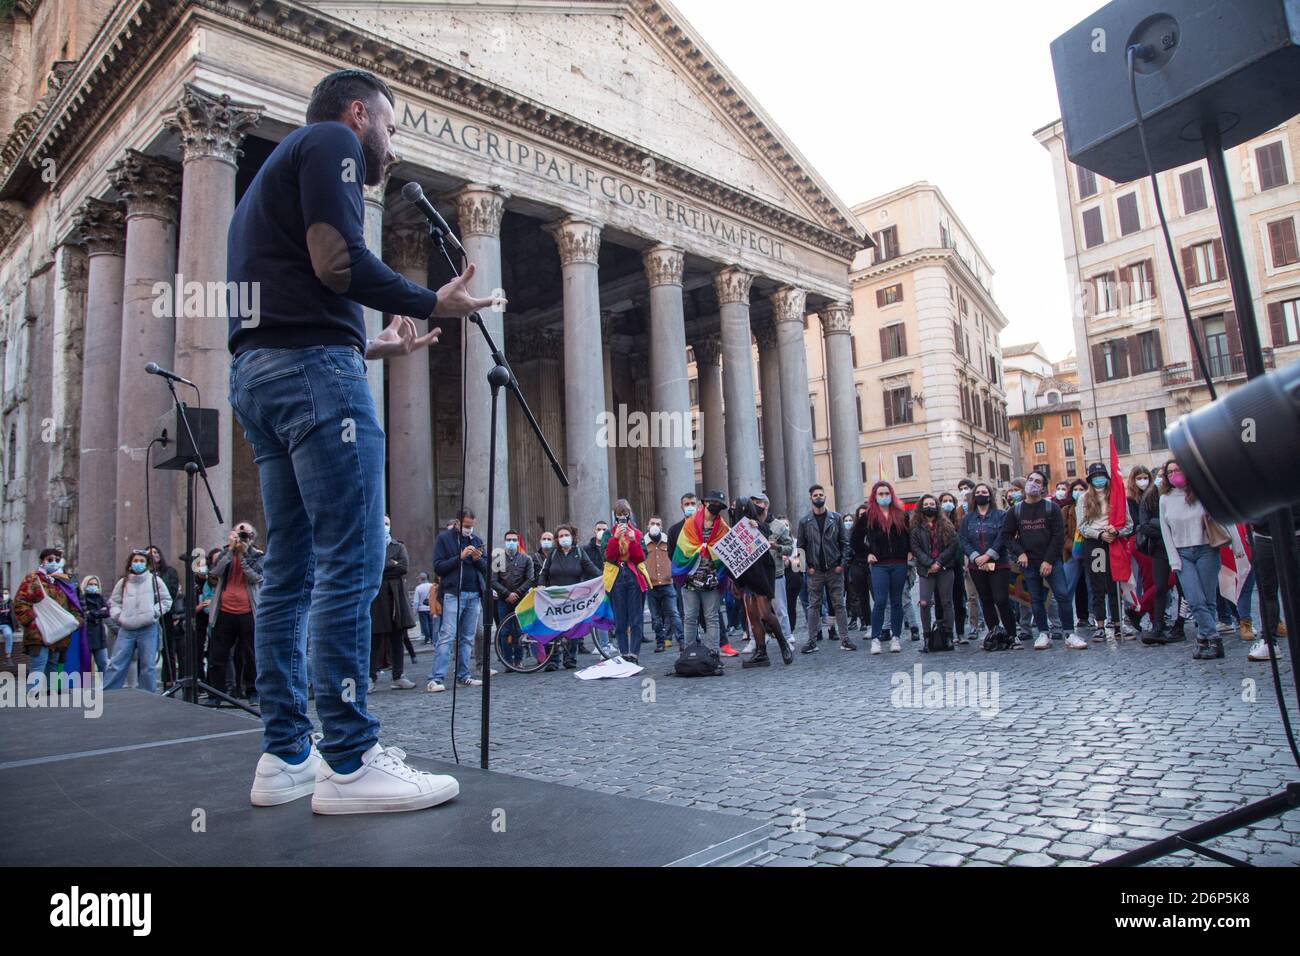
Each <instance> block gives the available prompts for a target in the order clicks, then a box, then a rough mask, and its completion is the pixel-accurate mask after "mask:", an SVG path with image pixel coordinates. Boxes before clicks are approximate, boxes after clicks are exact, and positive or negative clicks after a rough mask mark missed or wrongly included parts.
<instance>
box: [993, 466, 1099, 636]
mask: <svg viewBox="0 0 1300 956" xmlns="http://www.w3.org/2000/svg"><path fill="white" fill-rule="evenodd" d="M1046 488H1047V478H1046V477H1045V476H1044V475H1043V473H1042V472H1039V471H1031V472H1030V473H1029V477H1028V478H1027V479H1026V480H1025V500H1024V501H1022V502H1020V503H1019V504H1016V505H1013V506H1012V507H1011V509H1010V510H1009V511H1008V512H1007V515H1006V517H1005V518H1004V519H1003V521H1002V546H1003V547H1005V548H1006V550H1007V554H1008V555H1010V557H1011V558H1012V560H1014V561H1015V562H1016V563H1017V564H1018V565H1019V566H1020V569H1021V572H1022V573H1023V575H1024V578H1025V587H1026V588H1027V589H1028V591H1029V601H1030V605H1031V606H1032V608H1033V614H1034V628H1035V629H1036V630H1037V631H1038V639H1037V640H1035V641H1034V650H1036V651H1045V650H1047V649H1048V648H1049V647H1051V646H1052V638H1051V636H1050V634H1049V633H1048V625H1047V588H1048V587H1050V588H1051V589H1052V594H1053V595H1054V596H1055V597H1056V605H1057V608H1058V610H1059V611H1060V614H1061V628H1062V629H1063V630H1064V631H1065V633H1066V634H1067V635H1069V636H1071V637H1073V636H1074V597H1073V595H1071V594H1068V593H1067V589H1066V586H1065V567H1064V566H1063V565H1062V564H1061V553H1062V548H1064V546H1065V517H1064V516H1063V515H1062V514H1061V509H1060V508H1058V507H1057V506H1056V502H1054V501H1052V500H1051V499H1049V498H1044V497H1043V492H1044V490H1046ZM1076 640H1078V639H1077V638H1076ZM1080 643H1082V642H1081V641H1080ZM1085 646H1086V645H1085ZM1070 649H1071V650H1073V649H1074V648H1073V646H1072V645H1070Z"/></svg>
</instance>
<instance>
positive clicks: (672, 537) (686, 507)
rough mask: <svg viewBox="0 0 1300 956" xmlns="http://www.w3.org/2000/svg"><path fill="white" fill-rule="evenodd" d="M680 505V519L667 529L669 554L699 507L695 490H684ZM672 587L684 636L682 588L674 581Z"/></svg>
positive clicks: (672, 552) (674, 552)
mask: <svg viewBox="0 0 1300 956" xmlns="http://www.w3.org/2000/svg"><path fill="white" fill-rule="evenodd" d="M681 506H682V519H681V520H680V521H675V522H673V525H672V527H671V528H669V529H668V554H669V556H671V555H674V554H676V553H677V536H678V535H679V534H681V533H682V526H683V525H685V524H686V522H687V521H689V520H690V519H691V518H692V517H694V515H695V512H697V511H698V510H699V509H700V503H699V499H698V498H696V497H695V492H693V491H688V492H686V494H684V495H682V498H681ZM673 589H674V590H676V592H677V614H678V616H679V617H681V619H682V632H683V636H684V635H685V627H686V625H685V622H686V609H685V604H684V602H683V600H682V588H681V585H680V584H678V583H677V582H676V581H674V582H673ZM699 625H700V627H704V621H703V619H701V620H700V622H699Z"/></svg>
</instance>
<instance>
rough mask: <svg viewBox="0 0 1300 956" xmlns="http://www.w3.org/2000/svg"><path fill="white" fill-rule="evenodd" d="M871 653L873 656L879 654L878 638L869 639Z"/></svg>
mask: <svg viewBox="0 0 1300 956" xmlns="http://www.w3.org/2000/svg"><path fill="white" fill-rule="evenodd" d="M871 653H873V654H879V653H880V638H878V637H873V638H872V639H871Z"/></svg>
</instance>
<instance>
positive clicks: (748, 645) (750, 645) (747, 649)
mask: <svg viewBox="0 0 1300 956" xmlns="http://www.w3.org/2000/svg"><path fill="white" fill-rule="evenodd" d="M753 652H754V639H753V638H752V637H751V638H750V639H749V640H747V641H746V642H745V646H744V647H742V648H741V649H740V653H742V654H752V653H753Z"/></svg>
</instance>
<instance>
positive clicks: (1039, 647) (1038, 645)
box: [1034, 633, 1052, 651]
mask: <svg viewBox="0 0 1300 956" xmlns="http://www.w3.org/2000/svg"><path fill="white" fill-rule="evenodd" d="M1051 646H1052V636H1051V635H1050V634H1047V633H1042V634H1039V635H1038V640H1036V641H1034V650H1036V651H1045V650H1047V649H1048V648H1049V647H1051Z"/></svg>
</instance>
